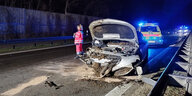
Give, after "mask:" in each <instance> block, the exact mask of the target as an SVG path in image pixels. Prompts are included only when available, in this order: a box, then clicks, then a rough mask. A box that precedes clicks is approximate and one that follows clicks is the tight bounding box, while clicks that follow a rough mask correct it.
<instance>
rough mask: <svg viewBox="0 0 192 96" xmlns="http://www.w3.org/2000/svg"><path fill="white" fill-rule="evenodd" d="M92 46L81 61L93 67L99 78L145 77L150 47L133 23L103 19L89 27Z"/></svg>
mask: <svg viewBox="0 0 192 96" xmlns="http://www.w3.org/2000/svg"><path fill="white" fill-rule="evenodd" d="M89 30H90V33H91V36H92V46H91V47H89V48H87V50H86V52H85V54H84V55H83V56H82V57H81V58H80V60H81V61H83V62H84V63H86V64H87V65H88V66H90V67H92V68H93V69H94V70H95V72H96V73H98V76H100V77H104V76H111V75H114V76H123V75H127V74H129V73H130V72H133V71H134V72H135V73H137V74H138V75H141V74H143V72H144V70H143V66H144V64H146V62H147V58H148V44H147V41H145V40H143V37H142V34H139V32H136V29H135V28H134V27H133V26H132V25H131V24H129V23H127V22H124V21H120V20H115V19H101V20H96V21H93V22H92V23H91V24H90V25H89Z"/></svg>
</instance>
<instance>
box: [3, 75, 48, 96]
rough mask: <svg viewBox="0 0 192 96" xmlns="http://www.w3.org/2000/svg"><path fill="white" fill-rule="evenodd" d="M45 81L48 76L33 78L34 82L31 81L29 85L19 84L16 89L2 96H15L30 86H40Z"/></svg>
mask: <svg viewBox="0 0 192 96" xmlns="http://www.w3.org/2000/svg"><path fill="white" fill-rule="evenodd" d="M45 80H47V77H46V76H39V77H36V78H33V79H32V80H30V81H29V82H27V83H22V84H19V85H18V86H17V87H16V88H12V89H10V90H8V91H6V92H3V93H1V96H2V95H3V96H13V95H15V94H18V93H19V92H21V91H22V90H23V89H25V88H27V87H29V86H33V85H38V84H40V83H42V82H44V81H45Z"/></svg>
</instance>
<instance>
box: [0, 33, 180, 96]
mask: <svg viewBox="0 0 192 96" xmlns="http://www.w3.org/2000/svg"><path fill="white" fill-rule="evenodd" d="M169 38H170V37H169ZM175 43H176V42H174V43H170V44H167V45H166V46H163V47H156V48H154V47H153V48H150V49H149V60H148V61H149V62H148V64H147V66H148V70H149V71H148V73H147V74H146V75H144V77H149V78H152V77H154V76H155V75H157V74H158V72H159V69H160V68H162V67H165V66H166V64H168V62H169V61H170V59H171V57H172V56H173V54H174V53H175V51H176V49H177V48H178V46H179V43H178V44H175ZM74 52H75V50H74V47H66V48H58V49H52V50H46V51H39V52H31V53H26V54H18V55H11V56H2V57H0V96H105V95H106V96H118V95H119V96H121V95H122V96H146V95H147V94H148V92H149V91H150V90H151V88H152V86H151V85H149V84H146V83H143V82H141V81H140V80H139V79H138V78H140V77H138V76H126V78H128V79H126V81H122V79H118V78H97V77H96V76H94V72H93V70H92V69H90V68H88V67H87V66H86V65H85V64H83V63H82V62H81V61H79V60H75V59H73V58H74V56H75V55H74ZM132 79H133V80H132ZM117 86H118V87H117ZM119 90H121V91H119ZM117 93H118V94H117Z"/></svg>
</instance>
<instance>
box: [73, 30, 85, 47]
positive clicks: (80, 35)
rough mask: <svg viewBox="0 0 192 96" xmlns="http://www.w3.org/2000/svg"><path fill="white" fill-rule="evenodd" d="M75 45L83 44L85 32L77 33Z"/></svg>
mask: <svg viewBox="0 0 192 96" xmlns="http://www.w3.org/2000/svg"><path fill="white" fill-rule="evenodd" d="M74 37H75V44H77V43H83V32H81V31H78V32H76V33H75V36H74Z"/></svg>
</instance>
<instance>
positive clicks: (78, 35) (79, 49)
mask: <svg viewBox="0 0 192 96" xmlns="http://www.w3.org/2000/svg"><path fill="white" fill-rule="evenodd" d="M73 37H74V38H75V41H74V43H75V45H76V57H75V58H76V59H77V58H79V57H80V55H83V46H82V45H83V26H82V25H81V24H80V25H77V32H75V33H74V35H73Z"/></svg>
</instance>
